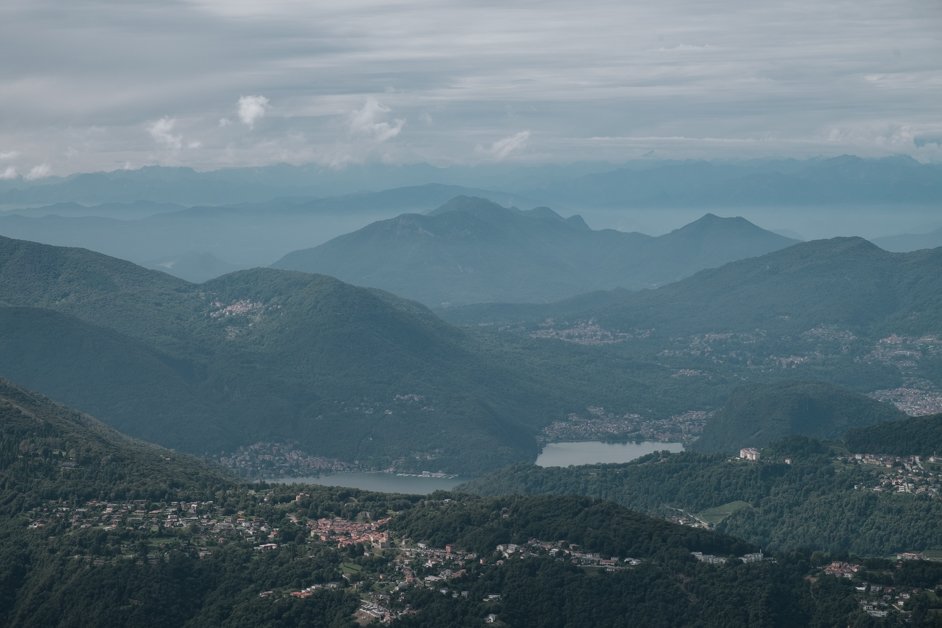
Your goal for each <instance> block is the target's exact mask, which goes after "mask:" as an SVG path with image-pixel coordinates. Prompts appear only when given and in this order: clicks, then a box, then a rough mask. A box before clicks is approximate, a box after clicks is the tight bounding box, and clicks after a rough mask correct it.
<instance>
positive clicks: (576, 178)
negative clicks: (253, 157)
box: [0, 155, 942, 208]
mask: <svg viewBox="0 0 942 628" xmlns="http://www.w3.org/2000/svg"><path fill="white" fill-rule="evenodd" d="M940 181H942V166H939V165H937V164H922V163H919V162H917V161H915V160H913V159H911V158H909V157H905V156H897V157H886V158H880V159H864V158H860V157H854V156H850V155H844V156H840V157H832V158H813V159H806V160H794V159H780V160H768V159H766V160H752V161H740V162H706V161H693V160H691V161H660V160H639V161H633V162H627V163H624V164H611V163H604V162H596V163H589V162H586V163H573V164H547V165H536V166H522V165H521V166H515V165H510V164H507V163H502V164H499V165H496V166H490V167H488V166H473V167H461V166H453V167H448V168H439V167H435V166H430V165H428V164H422V163H419V164H411V165H388V164H381V163H373V164H362V165H353V166H349V167H347V168H345V169H342V170H337V169H332V168H324V167H320V166H316V165H304V166H291V165H287V164H280V165H274V166H266V167H260V168H229V169H222V170H215V171H208V172H198V171H196V170H193V169H190V168H175V167H158V166H149V167H144V168H140V169H138V170H116V171H113V172H95V173H85V174H76V175H72V176H69V177H52V178H48V179H40V180H36V181H27V180H25V179H14V180H8V181H2V180H0V207H29V206H34V205H42V204H50V203H63V202H79V203H96V204H97V203H128V202H135V201H153V202H160V203H177V204H181V205H200V204H214V205H222V204H233V203H244V202H260V201H269V200H271V199H277V198H287V197H301V196H304V197H326V196H338V195H345V194H351V193H360V192H365V191H376V190H381V189H385V188H394V187H402V186H416V185H422V184H426V183H439V184H444V185H455V186H463V187H466V188H478V189H489V190H503V191H505V192H507V193H511V194H517V195H520V196H525V197H528V198H531V199H534V200H536V201H537V203H544V204H552V205H554V206H557V207H567V208H569V207H620V208H626V207H635V208H651V207H710V208H713V207H717V208H729V207H755V206H759V205H761V206H773V207H774V206H778V207H787V206H825V205H865V206H872V205H888V204H889V205H898V204H924V205H933V204H936V203H938V202H939V201H940V200H942V183H940ZM493 200H495V201H499V202H504V199H498V198H494V199H493Z"/></svg>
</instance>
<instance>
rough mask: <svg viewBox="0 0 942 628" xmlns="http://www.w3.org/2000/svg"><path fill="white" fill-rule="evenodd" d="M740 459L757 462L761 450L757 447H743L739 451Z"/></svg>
mask: <svg viewBox="0 0 942 628" xmlns="http://www.w3.org/2000/svg"><path fill="white" fill-rule="evenodd" d="M739 457H740V458H742V459H743V460H750V461H752V462H756V461H757V460H758V459H759V450H758V449H756V448H755V447H743V448H742V449H740V450H739Z"/></svg>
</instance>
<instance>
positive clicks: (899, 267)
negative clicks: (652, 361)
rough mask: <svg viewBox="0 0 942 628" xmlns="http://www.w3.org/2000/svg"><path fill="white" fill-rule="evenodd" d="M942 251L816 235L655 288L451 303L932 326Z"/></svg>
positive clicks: (513, 313)
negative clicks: (539, 300)
mask: <svg viewBox="0 0 942 628" xmlns="http://www.w3.org/2000/svg"><path fill="white" fill-rule="evenodd" d="M940 268H942V249H933V250H925V251H915V252H912V253H889V252H887V251H884V250H882V249H880V248H879V247H877V246H875V245H873V244H871V243H870V242H868V241H866V240H864V239H862V238H834V239H831V240H816V241H812V242H805V243H801V244H796V245H794V246H790V247H788V248H786V249H783V250H780V251H775V252H772V253H769V254H767V255H763V256H761V257H754V258H750V259H744V260H740V261H735V262H731V263H729V264H726V265H725V266H722V267H720V268H715V269H710V270H704V271H701V272H699V273H697V274H696V275H694V276H692V277H689V278H687V279H683V280H681V281H678V282H676V283H672V284H669V285H666V286H663V287H661V288H658V289H655V290H644V291H640V292H628V291H623V290H622V291H618V290H616V291H611V292H597V293H592V294H587V295H584V296H580V297H575V298H573V299H569V300H566V301H561V302H559V303H555V304H551V305H546V306H512V305H503V306H477V307H468V308H465V309H463V310H456V311H445V312H444V315H445V316H446V317H447V318H448V319H449V320H452V321H455V322H463V323H474V322H490V321H539V320H543V319H545V318H547V317H555V318H565V319H570V320H573V319H574V320H578V319H588V318H591V319H594V320H597V321H598V322H599V323H600V324H602V325H604V326H605V327H607V328H612V329H622V330H628V329H632V328H651V329H653V330H654V332H655V333H658V334H661V335H666V334H676V333H687V334H689V333H702V332H720V331H753V330H756V329H762V330H765V331H767V332H769V333H776V334H781V333H789V332H795V331H804V330H807V329H809V328H812V327H814V326H816V325H820V324H831V325H838V326H843V327H848V328H850V329H853V330H867V331H875V332H876V333H879V332H881V331H886V330H887V329H890V330H895V331H897V332H907V333H909V332H911V333H925V332H931V331H934V330H936V329H938V328H939V323H940V320H942V296H940V295H942V273H940V272H939V269H940Z"/></svg>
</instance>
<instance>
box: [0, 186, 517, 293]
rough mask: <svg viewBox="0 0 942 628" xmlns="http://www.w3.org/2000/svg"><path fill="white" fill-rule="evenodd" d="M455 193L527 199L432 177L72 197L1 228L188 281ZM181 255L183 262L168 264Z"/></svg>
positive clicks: (6, 218)
mask: <svg viewBox="0 0 942 628" xmlns="http://www.w3.org/2000/svg"><path fill="white" fill-rule="evenodd" d="M459 194H483V195H487V196H488V197H490V198H494V199H496V200H498V201H500V202H507V203H516V202H526V201H525V199H521V198H520V197H518V196H514V195H512V194H504V193H501V192H494V191H490V190H481V189H475V188H466V187H460V186H445V185H435V184H430V185H421V186H413V187H402V188H394V189H389V190H383V191H380V192H371V193H358V194H351V195H347V196H341V197H333V198H290V199H289V198H284V199H279V200H266V201H257V202H240V203H238V204H235V205H222V206H216V205H212V206H210V205H204V206H200V205H198V206H194V207H183V206H179V205H172V204H165V203H164V204H158V203H153V202H133V203H132V202H125V203H110V204H105V205H92V206H85V205H81V204H78V203H74V202H72V203H61V204H57V205H50V206H45V207H36V208H31V209H18V210H15V211H10V212H0V234H2V235H5V236H8V237H13V238H19V239H25V240H31V241H35V242H42V243H44V244H53V245H56V246H79V247H83V248H88V249H92V250H94V251H98V252H101V253H105V254H107V255H113V256H115V257H120V258H122V259H127V260H130V261H132V262H135V263H137V264H143V265H147V266H153V267H156V266H158V265H160V264H164V265H162V266H161V269H162V270H164V271H165V272H168V273H170V274H173V275H176V276H178V277H181V278H183V279H186V280H188V281H205V280H206V279H208V278H211V277H216V276H219V275H220V274H223V272H228V270H234V269H236V268H246V267H250V266H267V265H268V264H270V263H271V262H272V261H274V260H276V259H279V258H280V257H282V256H283V255H284V254H285V253H288V252H289V251H292V250H295V249H299V248H306V247H309V246H313V245H315V244H320V243H322V242H325V241H326V240H328V239H330V238H332V237H334V236H337V235H341V234H343V233H346V232H348V231H351V230H353V229H356V228H359V227H361V226H363V225H365V224H368V223H369V222H370V221H373V220H376V219H378V218H386V217H391V216H394V215H396V214H399V213H402V212H425V211H429V210H431V209H433V208H435V207H438V206H439V205H441V204H442V203H444V202H446V201H447V200H448V199H450V198H453V197H454V196H456V195H459ZM227 198H228V197H227ZM207 255H211V256H213V257H216V258H219V259H220V260H225V261H226V264H216V265H214V266H215V267H217V268H218V270H219V271H221V272H217V273H216V274H210V273H209V272H208V269H209V268H212V267H213V265H210V266H209V267H207V265H205V264H197V265H196V266H194V264H193V263H192V262H193V261H194V260H193V258H194V256H207ZM183 257H187V258H189V262H186V263H175V264H171V265H169V266H168V265H166V262H167V261H171V262H172V261H174V260H178V259H181V258H183Z"/></svg>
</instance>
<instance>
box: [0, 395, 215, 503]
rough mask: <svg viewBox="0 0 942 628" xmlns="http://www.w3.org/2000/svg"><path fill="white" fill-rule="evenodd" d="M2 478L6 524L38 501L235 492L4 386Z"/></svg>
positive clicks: (211, 473)
mask: <svg viewBox="0 0 942 628" xmlns="http://www.w3.org/2000/svg"><path fill="white" fill-rule="evenodd" d="M0 470H2V484H0V494H2V495H3V499H2V506H0V507H2V509H3V510H4V511H6V514H7V515H8V516H10V515H12V514H15V513H16V512H19V511H20V510H22V509H24V508H25V507H26V506H27V505H28V503H27V502H29V501H30V500H36V499H40V498H41V499H57V498H60V497H61V498H65V499H76V498H82V497H84V498H86V499H91V498H116V499H137V498H140V497H146V496H154V495H159V494H162V493H163V492H167V491H170V492H173V491H180V492H181V493H183V492H191V493H201V492H202V493H210V492H212V491H214V490H215V489H217V488H221V487H226V486H231V485H233V480H232V478H230V477H229V476H228V475H227V474H226V473H225V472H223V471H222V470H221V469H217V468H215V467H212V466H209V465H207V464H206V463H203V462H200V461H198V460H196V459H195V458H191V457H189V456H186V455H182V454H178V453H175V452H171V451H170V450H167V449H162V448H160V447H157V446H155V445H151V444H148V443H143V442H140V441H136V440H133V439H130V438H128V437H127V436H124V435H123V434H121V433H119V432H116V431H115V430H113V429H111V428H109V427H107V426H105V425H104V424H102V423H100V422H99V421H98V420H96V419H94V418H92V417H90V416H88V415H85V414H82V413H79V412H76V411H74V410H71V409H69V408H67V407H65V406H61V405H59V404H56V403H55V402H53V401H51V400H49V399H47V398H45V397H43V396H41V395H38V394H37V393H34V392H31V391H29V390H27V389H25V388H22V387H20V386H18V385H15V384H12V383H11V382H9V381H7V380H2V379H0Z"/></svg>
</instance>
